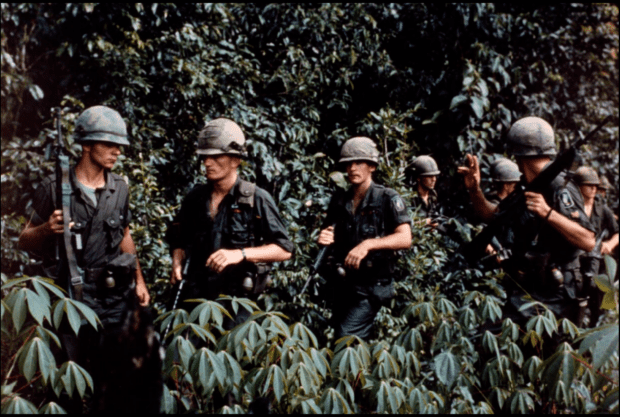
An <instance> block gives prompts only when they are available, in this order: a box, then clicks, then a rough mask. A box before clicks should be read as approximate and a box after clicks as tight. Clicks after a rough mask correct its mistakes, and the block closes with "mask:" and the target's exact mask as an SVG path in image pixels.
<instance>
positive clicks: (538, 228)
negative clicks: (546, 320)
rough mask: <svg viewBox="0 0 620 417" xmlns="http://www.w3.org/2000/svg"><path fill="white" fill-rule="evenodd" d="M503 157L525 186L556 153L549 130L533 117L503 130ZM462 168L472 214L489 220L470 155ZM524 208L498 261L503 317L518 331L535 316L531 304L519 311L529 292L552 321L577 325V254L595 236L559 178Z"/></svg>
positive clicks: (575, 195)
mask: <svg viewBox="0 0 620 417" xmlns="http://www.w3.org/2000/svg"><path fill="white" fill-rule="evenodd" d="M507 142H508V146H509V153H511V154H512V155H514V156H515V157H516V159H517V164H518V166H519V170H520V171H521V172H522V173H523V176H524V180H525V182H526V183H529V182H531V181H532V180H534V178H536V177H537V176H538V174H539V173H540V172H542V170H543V169H544V167H545V166H546V165H547V164H548V163H549V162H550V161H551V158H552V157H553V156H555V155H556V146H555V141H554V134H553V129H552V128H551V126H550V125H549V124H548V123H547V122H546V121H544V120H543V119H540V118H538V117H525V118H522V119H519V120H518V121H516V122H515V123H514V124H513V125H512V127H511V128H510V131H509V132H508V136H507ZM467 160H468V166H466V167H459V168H458V172H459V173H460V174H462V175H463V176H464V180H465V186H466V187H467V189H468V190H469V194H470V197H471V200H472V203H473V204H474V209H475V210H476V212H477V214H478V215H479V216H481V217H482V218H483V219H485V220H489V219H491V218H492V217H493V215H494V213H495V211H496V210H497V206H496V205H495V204H491V203H490V202H489V201H487V200H486V199H485V197H484V195H483V194H482V191H481V190H480V169H479V166H478V160H477V158H476V157H475V156H473V157H472V156H471V155H467ZM525 198H526V205H527V210H525V211H524V212H523V214H522V215H521V217H520V218H518V219H517V220H516V221H515V224H514V226H513V232H514V244H513V256H512V258H511V259H509V260H507V261H504V262H503V263H502V265H503V267H504V269H505V270H506V271H507V273H508V275H509V276H510V277H511V278H512V280H513V282H515V285H513V288H510V289H509V295H508V300H507V302H506V304H505V307H504V317H509V318H511V319H512V320H513V321H514V322H516V323H518V324H520V325H521V326H522V327H524V325H525V324H526V322H527V320H528V319H529V318H531V317H533V316H534V315H536V314H538V313H540V312H541V310H540V308H538V307H537V306H534V307H530V308H527V309H524V310H522V311H520V310H519V308H520V307H521V306H522V305H523V304H524V303H525V302H526V301H525V300H523V296H525V295H527V294H529V295H531V296H532V297H533V299H534V300H536V301H539V302H542V303H543V304H545V305H546V306H547V307H548V308H549V309H551V310H552V311H553V312H554V313H555V315H556V316H557V317H566V318H569V319H571V320H572V321H574V322H575V323H579V321H580V320H581V318H582V314H579V313H580V311H581V312H582V313H583V312H584V311H585V305H586V303H585V300H584V299H583V298H582V297H580V291H581V290H582V288H581V287H582V286H583V279H582V276H581V272H580V270H579V250H580V249H581V250H586V251H590V250H592V249H593V248H594V245H595V237H594V231H593V229H594V228H593V227H592V225H591V224H590V222H589V220H588V218H587V216H586V214H585V211H584V206H583V198H582V197H581V193H580V192H579V189H578V188H577V187H576V185H575V184H574V183H573V182H571V181H568V180H566V177H565V175H564V174H560V176H558V177H557V178H556V179H555V180H554V181H553V182H552V183H551V184H550V185H549V186H548V188H547V189H546V190H545V191H544V193H543V194H539V193H534V192H529V191H528V192H526V193H525Z"/></svg>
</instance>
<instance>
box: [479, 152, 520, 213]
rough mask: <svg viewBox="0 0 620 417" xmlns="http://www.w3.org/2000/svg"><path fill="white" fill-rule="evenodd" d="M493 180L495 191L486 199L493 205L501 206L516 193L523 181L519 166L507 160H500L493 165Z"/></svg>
mask: <svg viewBox="0 0 620 417" xmlns="http://www.w3.org/2000/svg"><path fill="white" fill-rule="evenodd" d="M491 178H492V180H493V185H494V188H495V190H494V191H493V192H491V193H489V194H488V195H487V196H486V198H487V200H489V201H490V202H491V203H493V204H499V202H500V201H502V200H503V199H504V198H506V197H508V195H509V194H510V193H511V192H513V191H514V189H515V187H516V185H517V183H518V182H519V180H520V179H521V172H520V171H519V167H518V166H517V164H515V163H514V162H512V161H511V160H510V159H507V158H499V159H497V160H495V161H494V162H493V164H491Z"/></svg>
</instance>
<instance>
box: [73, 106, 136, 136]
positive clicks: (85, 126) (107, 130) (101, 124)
mask: <svg viewBox="0 0 620 417" xmlns="http://www.w3.org/2000/svg"><path fill="white" fill-rule="evenodd" d="M73 138H74V139H75V141H76V142H77V143H83V142H91V141H92V142H95V141H97V142H111V143H116V144H118V145H129V140H127V125H125V121H124V120H123V118H122V117H121V115H120V114H118V112H117V111H116V110H112V109H111V108H109V107H106V106H93V107H89V108H87V109H86V110H84V111H83V112H82V114H80V116H79V117H78V118H77V121H76V124H75V131H74V132H73Z"/></svg>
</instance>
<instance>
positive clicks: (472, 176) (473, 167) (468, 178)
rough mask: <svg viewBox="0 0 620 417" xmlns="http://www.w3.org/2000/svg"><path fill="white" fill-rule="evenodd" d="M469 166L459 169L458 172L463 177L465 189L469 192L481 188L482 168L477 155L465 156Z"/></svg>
mask: <svg viewBox="0 0 620 417" xmlns="http://www.w3.org/2000/svg"><path fill="white" fill-rule="evenodd" d="M465 158H466V159H467V166H465V167H458V169H457V172H458V173H459V174H461V175H462V176H463V180H464V181H465V187H466V188H467V189H468V190H472V189H476V188H478V187H480V166H479V165H478V157H477V156H475V155H473V156H472V155H470V154H467V155H465Z"/></svg>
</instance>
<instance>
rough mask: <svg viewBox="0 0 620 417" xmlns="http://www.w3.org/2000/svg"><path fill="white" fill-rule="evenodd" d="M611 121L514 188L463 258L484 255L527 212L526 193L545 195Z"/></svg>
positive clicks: (468, 246) (608, 117)
mask: <svg viewBox="0 0 620 417" xmlns="http://www.w3.org/2000/svg"><path fill="white" fill-rule="evenodd" d="M610 119H611V116H607V117H606V118H605V119H604V120H603V121H602V122H601V123H600V124H599V125H598V126H597V127H596V128H595V129H594V130H592V131H591V132H590V133H588V134H587V135H586V136H585V137H583V138H581V139H579V140H577V141H576V142H575V143H573V144H572V145H571V146H570V147H569V148H568V149H567V150H565V151H563V152H561V153H560V154H559V155H558V156H557V157H556V158H555V160H554V161H553V162H552V163H551V164H549V165H547V166H546V167H545V169H544V170H543V171H542V172H541V173H540V174H538V175H537V176H536V178H534V180H532V181H531V182H530V183H529V184H524V182H523V180H522V182H521V183H519V185H518V186H517V187H515V190H514V191H513V192H512V193H510V195H508V197H506V198H505V199H504V200H502V201H501V202H500V204H499V206H498V211H497V213H496V214H495V216H494V217H493V219H492V220H491V221H490V222H489V224H488V225H487V227H485V228H484V229H483V230H482V231H481V232H480V233H479V234H478V235H476V237H474V238H473V239H472V241H471V242H469V244H467V245H465V246H464V247H463V254H464V255H465V257H466V258H468V259H475V258H476V257H477V256H478V255H479V254H480V253H482V251H484V248H486V246H487V245H488V244H489V242H490V241H491V239H492V238H493V236H495V235H496V233H497V230H498V228H499V227H500V226H501V225H503V224H506V223H508V222H509V221H511V220H514V219H515V218H516V217H517V216H518V215H519V214H520V213H523V211H524V210H526V207H525V193H526V192H527V191H532V192H535V193H542V192H543V191H544V190H545V189H546V188H547V187H548V186H549V184H551V182H553V180H555V178H556V177H557V176H558V175H560V173H561V172H562V171H564V170H566V169H568V168H570V167H571V165H572V164H573V161H574V160H575V156H576V155H577V150H578V149H579V148H580V147H581V146H582V145H583V144H585V143H587V142H588V141H589V140H590V139H591V138H592V137H593V136H594V135H595V134H596V133H597V132H598V131H599V130H601V129H602V128H603V126H605V125H606V124H607V122H608V121H609V120H610Z"/></svg>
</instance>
